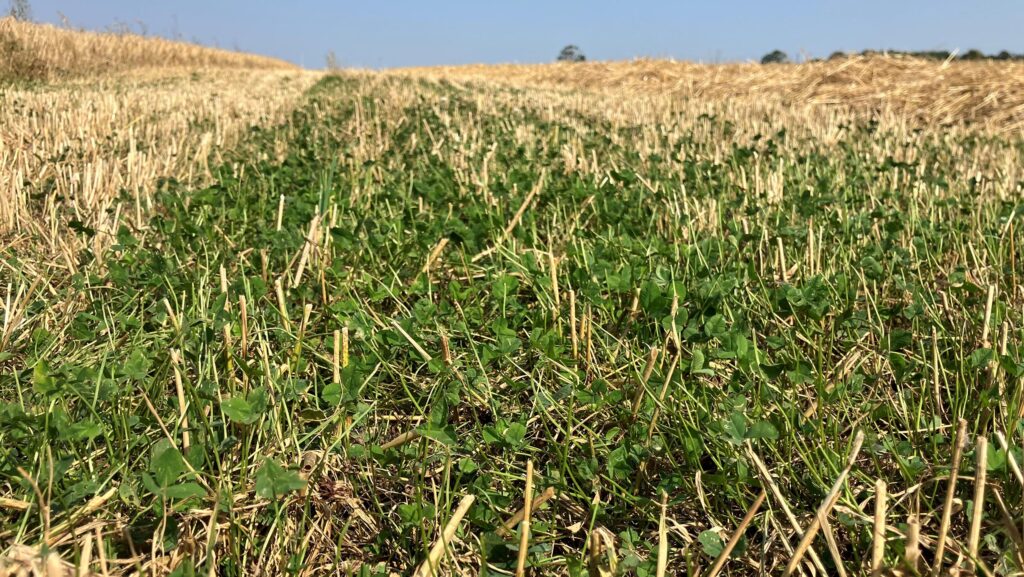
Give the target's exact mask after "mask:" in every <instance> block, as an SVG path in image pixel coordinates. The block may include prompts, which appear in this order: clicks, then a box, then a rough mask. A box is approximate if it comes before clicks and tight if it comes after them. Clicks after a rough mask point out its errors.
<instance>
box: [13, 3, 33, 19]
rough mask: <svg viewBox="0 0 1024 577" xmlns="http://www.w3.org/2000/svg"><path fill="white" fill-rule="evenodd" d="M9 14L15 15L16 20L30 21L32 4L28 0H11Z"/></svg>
mask: <svg viewBox="0 0 1024 577" xmlns="http://www.w3.org/2000/svg"><path fill="white" fill-rule="evenodd" d="M9 14H10V15H11V16H13V17H14V19H15V20H21V21H22V22H28V21H29V20H31V19H32V6H30V5H29V3H28V0H11V10H10V12H9Z"/></svg>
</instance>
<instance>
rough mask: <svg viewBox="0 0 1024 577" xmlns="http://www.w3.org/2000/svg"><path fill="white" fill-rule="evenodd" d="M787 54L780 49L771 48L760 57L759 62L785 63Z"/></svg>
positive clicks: (787, 59) (787, 58)
mask: <svg viewBox="0 0 1024 577" xmlns="http://www.w3.org/2000/svg"><path fill="white" fill-rule="evenodd" d="M787 62H789V56H787V55H786V53H785V52H783V51H781V50H772V51H771V52H769V53H768V54H765V55H764V56H763V57H762V58H761V64H786V63H787Z"/></svg>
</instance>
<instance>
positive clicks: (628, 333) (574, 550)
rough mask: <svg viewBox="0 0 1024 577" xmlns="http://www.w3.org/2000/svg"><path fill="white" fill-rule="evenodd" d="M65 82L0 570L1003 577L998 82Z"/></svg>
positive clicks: (481, 76) (973, 78) (22, 298)
mask: <svg viewBox="0 0 1024 577" xmlns="http://www.w3.org/2000/svg"><path fill="white" fill-rule="evenodd" d="M55 68H60V67H55ZM83 68H84V69H85V70H86V71H87V72H88V73H87V74H83V75H80V76H74V77H66V76H65V75H62V74H58V75H57V76H56V77H49V76H47V77H46V78H44V79H38V78H37V79H31V80H24V79H23V80H15V81H13V83H10V84H8V85H6V86H5V87H4V88H2V89H0V91H2V92H0V104H2V106H3V108H2V109H0V120H2V124H0V140H2V142H3V147H2V148H0V182H3V183H9V184H5V187H4V188H3V190H2V191H0V194H2V195H4V197H3V199H2V200H3V205H2V206H3V210H4V211H5V212H4V213H3V214H2V215H0V216H3V219H2V222H0V226H3V227H4V228H2V229H0V231H2V232H0V239H3V243H2V245H0V248H2V249H3V253H2V258H3V264H2V268H0V286H2V288H0V290H2V291H5V292H3V293H2V294H0V297H2V298H0V300H2V301H3V310H4V316H3V336H2V342H0V547H2V548H3V549H2V551H3V553H4V557H3V558H2V560H0V574H4V572H5V571H6V572H7V573H10V574H19V573H18V571H25V572H26V573H27V574H31V573H30V572H31V571H33V570H34V571H36V573H37V574H46V571H50V573H49V574H67V575H74V574H75V571H76V570H79V572H80V574H85V573H86V572H92V573H93V574H97V575H129V574H138V575H164V574H169V573H170V574H176V575H192V574H204V575H214V574H216V575H243V574H245V575H248V574H262V575H277V574H295V575H314V574H339V575H348V574H353V575H366V576H369V575H381V576H389V575H392V574H400V575H408V574H416V575H429V574H438V575H449V574H450V575H463V574H466V575H468V574H486V575H511V574H515V573H516V571H517V567H519V566H524V567H525V571H526V572H527V573H530V574H534V575H591V576H607V575H637V576H653V575H678V574H687V575H712V574H716V573H717V572H718V571H719V570H721V573H719V574H730V575H762V574H784V573H787V574H788V573H799V574H801V575H821V574H826V575H858V574H871V573H875V574H882V573H886V574H913V573H915V572H920V573H922V574H924V573H931V572H933V568H934V573H935V574H939V573H942V574H948V573H950V572H955V571H964V572H974V573H977V574H985V575H1019V574H1021V571H1024V559H1022V556H1024V540H1022V537H1021V533H1022V532H1024V527H1022V525H1021V519H1022V515H1024V505H1022V503H1024V498H1022V493H1024V478H1022V476H1021V471H1020V466H1021V464H1022V463H1024V453H1022V450H1021V446H1022V443H1024V387H1022V379H1024V349H1022V348H1021V346H1020V343H1021V336H1022V334H1024V332H1022V331H1024V289H1022V287H1021V285H1020V283H1021V282H1022V281H1024V278H1022V275H1024V267H1022V265H1021V263H1020V262H1019V260H1020V257H1021V256H1024V255H1021V254H1020V253H1021V250H1020V249H1019V248H1018V246H1017V240H1016V238H1017V237H1018V236H1021V235H1019V234H1017V233H1016V229H1017V228H1018V226H1017V225H1018V223H1017V220H1018V218H1019V217H1017V214H1018V213H1022V214H1024V210H1022V207H1021V205H1020V198H1021V194H1022V192H1024V172H1022V168H1021V166H1022V162H1021V161H1022V159H1024V141H1022V140H1021V137H1020V128H1021V122H1022V115H1024V106H1022V102H1024V94H1022V90H1021V89H1020V86H1021V82H1022V80H1021V78H1022V77H1024V74H1022V72H1024V69H1022V68H1021V67H1020V65H1015V64H995V63H951V64H942V63H924V62H918V61H907V60H900V59H889V58H881V57H880V58H874V59H873V58H868V59H851V60H850V61H848V62H829V63H818V64H807V65H785V66H771V67H761V66H752V65H724V66H698V65H684V64H672V63H658V62H639V63H621V64H613V65H604V64H594V65H592V64H587V65H570V66H562V65H559V66H538V67H517V68H515V69H500V68H496V69H491V70H488V69H486V68H477V67H469V68H452V69H421V70H397V71H390V72H387V73H370V72H355V71H348V72H339V73H336V74H331V75H326V76H325V75H320V74H316V73H310V72H304V71H299V70H294V69H290V68H287V67H283V66H281V67H269V68H268V69H266V70H264V69H249V68H246V67H245V66H243V65H237V66H236V65H234V64H231V63H229V62H224V63H217V64H215V65H214V64H211V63H207V62H202V63H194V64H189V63H188V62H183V63H182V64H180V65H175V66H172V67H166V68H157V69H152V68H149V67H139V68H130V69H126V70H123V71H115V72H111V73H102V74H99V73H94V72H92V71H91V69H90V68H89V67H88V66H84V67H83ZM659 70H660V76H658V78H660V80H657V79H652V78H653V77H652V76H651V75H652V74H654V73H655V72H658V71H659ZM901 70H902V71H903V72H902V74H904V75H905V78H910V77H913V78H916V79H917V81H916V82H910V81H909V80H904V81H900V80H899V78H895V77H894V75H895V74H897V73H898V72H899V71H901ZM228 71H230V72H228ZM854 73H855V74H854ZM844 74H846V75H852V76H844ZM994 74H1002V75H1004V79H1003V80H1002V81H1000V82H993V81H992V80H991V79H992V78H993V75H994ZM253 78H258V79H260V82H254V81H253ZM637 79H639V80H637ZM823 79H833V80H832V83H833V84H832V85H831V86H830V87H829V88H827V89H825V88H822V86H823V83H825V80H823ZM837 79H838V80H837ZM858 79H859V80H858ZM645 83H647V85H645ZM254 86H255V87H256V88H254ZM283 86H284V87H287V88H286V89H282V87H283ZM730 86H731V87H732V88H731V89H730ZM181 87H187V89H186V90H181V89H180V88H181ZM872 87H873V88H872ZM940 88H942V89H941V90H940ZM122 99H123V100H122ZM53 102H68V103H74V104H69V105H67V106H63V107H61V112H60V114H53V113H52V112H48V111H51V110H52V109H53V108H55V105H54V104H53ZM195 103H202V104H195ZM14 106H19V107H22V108H21V109H22V110H30V111H32V110H34V111H35V112H31V113H21V114H16V113H8V111H10V110H14ZM103 110H106V111H107V112H106V113H104V112H102V111H103ZM164 111H174V112H173V113H171V114H166V113H165V112H164ZM126 132H127V134H126ZM40 135H43V136H42V137H44V138H45V139H46V140H42V141H40V140H38V139H39V138H40ZM28 142H37V143H38V146H39V148H38V149H36V151H35V153H32V152H30V150H31V149H28V148H26V147H27V146H28V144H27V143H28ZM10 143H15V144H14V145H11V144H10ZM19 143H25V144H19ZM48 143H53V144H48ZM62 143H63V145H64V146H63V148H62V150H63V152H62V153H60V154H56V155H55V154H54V149H55V148H57V147H61V144H62ZM4 155H7V156H4ZM97 167H100V168H97ZM115 175H116V176H115ZM12 185H13V186H12ZM87 191H92V192H87ZM526 503H530V504H531V506H530V507H524V505H525V504H526ZM524 518H525V521H524ZM808 544H809V546H808ZM716 560H720V561H721V563H718V564H716ZM722 563H724V565H722ZM414 572H415V573H414Z"/></svg>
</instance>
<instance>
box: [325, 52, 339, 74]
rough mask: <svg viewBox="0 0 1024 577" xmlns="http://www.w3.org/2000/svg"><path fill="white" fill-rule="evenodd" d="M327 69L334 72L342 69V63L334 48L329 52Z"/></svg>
mask: <svg viewBox="0 0 1024 577" xmlns="http://www.w3.org/2000/svg"><path fill="white" fill-rule="evenodd" d="M326 64H327V71H328V72H334V71H336V70H340V69H341V64H339V63H338V56H337V55H336V54H335V53H334V51H333V50H331V51H330V52H328V53H327V62H326Z"/></svg>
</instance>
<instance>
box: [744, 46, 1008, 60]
mask: <svg viewBox="0 0 1024 577" xmlns="http://www.w3.org/2000/svg"><path fill="white" fill-rule="evenodd" d="M879 54H889V55H900V56H912V57H914V58H924V59H926V60H942V61H946V60H966V61H971V60H1000V61H1006V60H1018V61H1024V54H1016V53H1013V52H1010V51H1008V50H1002V51H1000V52H997V53H995V54H985V53H984V52H982V51H981V50H977V49H971V50H968V51H966V52H964V53H963V54H959V53H957V52H951V51H949V50H862V51H860V52H842V51H836V52H833V53H832V54H831V55H829V57H828V60H839V59H841V58H849V57H851V56H858V55H860V56H877V55H879ZM822 60H823V59H822V58H812V59H810V60H809V61H810V62H820V61H822ZM789 61H790V60H789V55H787V54H786V53H785V52H783V51H781V50H772V51H771V52H769V53H768V54H765V55H764V56H762V57H761V64H786V63H788V62H789Z"/></svg>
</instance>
